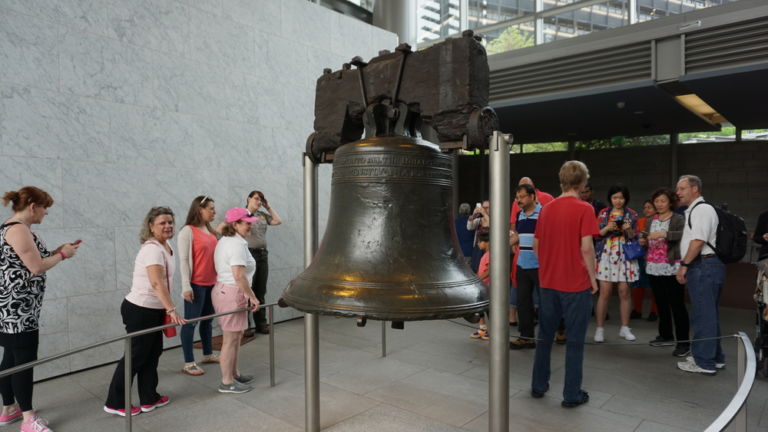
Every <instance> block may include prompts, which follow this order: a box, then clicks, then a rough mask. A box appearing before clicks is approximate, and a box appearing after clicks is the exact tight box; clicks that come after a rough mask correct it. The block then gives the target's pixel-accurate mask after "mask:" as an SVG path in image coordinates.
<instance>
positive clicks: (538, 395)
mask: <svg viewBox="0 0 768 432" xmlns="http://www.w3.org/2000/svg"><path fill="white" fill-rule="evenodd" d="M544 393H546V392H538V391H536V390H531V397H533V398H534V399H541V398H543V397H544Z"/></svg>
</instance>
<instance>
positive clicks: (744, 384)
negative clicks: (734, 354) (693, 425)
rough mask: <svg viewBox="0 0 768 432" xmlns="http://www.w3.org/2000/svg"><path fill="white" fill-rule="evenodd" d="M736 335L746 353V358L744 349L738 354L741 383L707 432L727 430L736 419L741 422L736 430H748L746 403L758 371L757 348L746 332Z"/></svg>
mask: <svg viewBox="0 0 768 432" xmlns="http://www.w3.org/2000/svg"><path fill="white" fill-rule="evenodd" d="M734 337H736V338H738V339H739V340H741V348H743V350H744V354H746V359H745V358H744V357H743V354H742V350H741V349H739V355H738V366H737V367H738V372H739V379H740V380H741V383H740V384H739V388H738V390H737V391H736V394H735V395H734V396H733V399H731V402H730V403H729V404H728V406H726V407H725V409H724V410H723V412H721V413H720V415H719V416H718V417H717V418H716V419H715V421H713V422H712V423H711V424H710V425H709V427H707V428H706V429H705V432H720V431H722V430H725V428H727V427H728V426H729V425H730V424H731V423H732V422H733V421H734V420H737V422H738V423H741V425H740V427H737V428H735V430H743V431H746V430H747V412H746V407H745V404H746V403H747V398H748V397H749V393H750V392H751V391H752V385H753V384H754V383H755V372H756V371H757V363H756V361H755V350H754V348H753V347H752V341H750V340H749V337H748V336H747V334H746V333H744V332H739V333H737V334H735V335H734ZM745 360H746V361H745Z"/></svg>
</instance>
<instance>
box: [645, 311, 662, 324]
mask: <svg viewBox="0 0 768 432" xmlns="http://www.w3.org/2000/svg"><path fill="white" fill-rule="evenodd" d="M658 319H659V316H658V315H657V314H656V312H651V313H649V314H648V318H646V319H645V320H646V321H650V322H654V321H656V320H658Z"/></svg>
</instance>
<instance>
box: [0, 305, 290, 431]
mask: <svg viewBox="0 0 768 432" xmlns="http://www.w3.org/2000/svg"><path fill="white" fill-rule="evenodd" d="M275 306H277V303H269V304H265V305H261V307H262V308H267V322H268V324H269V385H270V386H272V387H274V386H275V328H274V323H275V320H274V307H275ZM249 310H250V309H247V308H244V309H238V310H233V311H229V312H222V313H217V314H212V315H206V316H202V317H198V318H192V319H188V320H187V323H195V322H198V321H204V320H209V319H213V318H216V317H220V316H225V315H231V314H234V313H238V312H247V311H249ZM175 326H179V324H166V325H162V326H157V327H152V328H148V329H144V330H139V331H135V332H133V333H128V334H126V335H123V336H116V337H113V338H110V339H107V340H103V341H101V342H97V343H95V344H91V345H86V346H83V347H79V348H74V349H71V350H69V351H65V352H62V353H59V354H54V355H52V356H48V357H44V358H41V359H39V360H35V361H31V362H29V363H24V364H22V365H19V366H15V367H12V368H10V369H6V370H4V371H2V372H0V378H3V377H5V376H8V375H12V374H15V373H17V372H21V371H25V370H27V369H30V368H33V367H35V366H40V365H42V364H45V363H48V362H52V361H54V360H58V359H60V358H64V357H68V356H71V355H73V354H77V353H80V352H83V351H87V350H90V349H94V348H98V347H100V346H103V345H108V344H111V343H113V342H118V341H121V340H123V341H125V413H126V414H125V430H126V432H131V431H132V425H131V417H132V416H131V382H132V378H133V373H132V372H133V371H132V370H131V369H133V367H132V365H131V350H132V349H131V340H132V339H133V338H134V337H136V336H143V335H145V334H149V333H154V332H157V331H162V330H163V329H166V328H170V327H175Z"/></svg>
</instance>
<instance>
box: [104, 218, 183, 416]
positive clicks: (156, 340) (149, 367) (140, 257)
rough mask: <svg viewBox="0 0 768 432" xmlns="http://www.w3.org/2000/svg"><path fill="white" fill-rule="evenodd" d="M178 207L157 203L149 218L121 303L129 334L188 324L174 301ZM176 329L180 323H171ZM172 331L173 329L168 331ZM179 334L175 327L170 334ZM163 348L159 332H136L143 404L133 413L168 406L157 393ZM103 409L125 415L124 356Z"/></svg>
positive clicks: (135, 367) (134, 357) (135, 362)
mask: <svg viewBox="0 0 768 432" xmlns="http://www.w3.org/2000/svg"><path fill="white" fill-rule="evenodd" d="M173 228H174V217H173V211H172V210H171V209H169V208H168V207H153V208H151V209H150V210H149V213H147V216H146V217H145V218H144V223H143V224H142V226H141V233H140V235H139V239H140V241H141V249H139V253H138V254H137V255H136V260H135V262H134V267H133V280H132V282H131V291H130V292H129V293H128V295H126V296H125V299H124V300H123V303H122V305H121V306H120V314H121V315H122V317H123V323H124V324H125V331H126V332H128V333H131V332H135V331H139V330H144V329H148V328H151V327H157V326H161V325H163V324H164V323H166V324H170V323H173V324H186V321H185V320H184V319H183V318H181V315H180V314H179V313H178V312H177V311H176V306H175V305H174V304H173V301H172V300H171V292H170V289H171V286H173V272H174V271H175V270H176V263H175V258H174V256H173V248H172V247H171V245H170V243H169V242H168V240H170V239H171V237H173ZM171 329H172V330H175V328H173V327H172V328H171ZM169 333H172V334H169ZM166 335H167V336H169V337H170V336H171V335H175V331H174V332H168V333H166ZM162 353H163V334H162V333H161V332H160V331H157V332H154V333H149V334H145V335H143V336H138V337H134V338H133V339H132V340H131V366H132V371H131V374H132V376H133V375H138V380H137V381H138V387H139V402H140V404H141V406H140V407H131V413H130V414H131V415H137V414H139V413H141V412H150V411H152V410H154V409H155V408H158V407H161V406H164V405H167V404H168V403H169V402H170V399H169V398H168V396H161V395H160V394H159V393H158V392H157V384H158V377H157V365H158V362H159V361H160V354H162ZM104 411H105V412H107V413H110V414H116V415H119V416H123V417H124V416H125V415H126V412H125V357H123V358H121V359H120V361H119V362H118V363H117V367H116V368H115V373H114V374H113V375H112V383H111V384H110V385H109V392H108V393H107V401H106V403H105V404H104Z"/></svg>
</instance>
